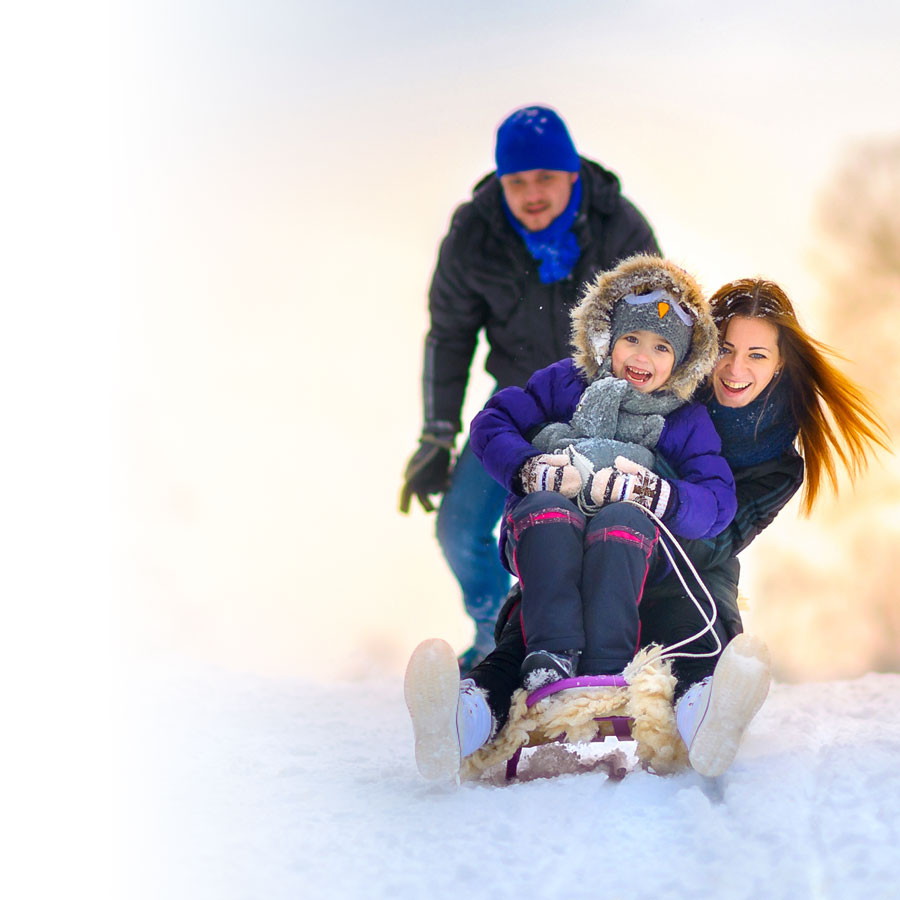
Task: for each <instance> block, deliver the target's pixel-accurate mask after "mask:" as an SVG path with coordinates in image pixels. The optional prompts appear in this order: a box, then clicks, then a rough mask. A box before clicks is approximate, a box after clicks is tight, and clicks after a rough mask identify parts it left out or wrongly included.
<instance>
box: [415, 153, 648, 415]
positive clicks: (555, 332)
mask: <svg viewBox="0 0 900 900" xmlns="http://www.w3.org/2000/svg"><path fill="white" fill-rule="evenodd" d="M579 177H580V178H581V181H582V191H583V194H582V201H581V208H580V210H579V213H578V216H577V217H576V219H575V224H574V225H573V230H574V232H575V235H576V237H577V238H578V245H579V247H580V248H581V255H580V256H579V258H578V261H577V262H576V264H575V266H574V268H573V270H572V272H571V274H570V275H569V276H568V277H567V278H565V279H562V280H561V281H557V282H554V283H552V284H543V283H542V282H541V280H540V278H539V277H538V263H537V262H535V260H534V259H533V258H532V256H531V254H530V253H529V252H528V250H527V248H526V247H525V242H524V241H523V240H522V238H521V237H520V236H519V235H518V234H516V232H515V231H514V230H513V228H512V226H511V225H510V223H509V220H508V219H507V217H506V213H505V211H504V209H503V203H502V190H501V187H500V182H499V180H498V179H497V178H496V176H495V175H493V174H492V175H489V176H487V177H486V178H485V179H484V180H482V181H481V182H480V183H479V184H478V185H477V186H476V188H475V191H474V195H473V198H472V200H471V201H469V202H468V203H464V204H463V205H462V206H460V207H459V208H458V209H457V210H456V212H455V213H454V215H453V220H452V223H451V225H450V230H449V232H448V234H447V236H446V237H445V238H444V240H443V243H442V244H441V249H440V254H439V256H438V263H437V268H436V269H435V273H434V278H433V280H432V284H431V290H430V293H429V308H430V313H431V330H430V331H429V333H428V336H427V338H426V340H425V365H424V373H423V392H424V402H425V426H426V428H431V429H438V430H452V431H453V432H457V431H459V429H460V411H461V408H462V403H463V397H464V395H465V390H466V385H467V383H468V379H469V367H470V366H471V363H472V356H473V353H474V351H475V347H476V344H477V341H478V334H479V331H480V330H481V329H482V328H484V329H485V333H486V335H487V340H488V344H489V345H490V353H489V355H488V358H487V362H486V364H485V368H486V369H487V371H488V372H489V373H490V374H491V375H492V376H493V377H494V378H495V379H496V381H497V385H498V387H501V388H503V387H508V386H510V385H518V386H520V387H521V386H523V385H524V384H525V383H526V382H527V381H528V378H529V377H530V376H531V374H532V372H535V371H537V370H538V369H542V368H544V366H548V365H550V363H552V362H555V361H556V360H558V359H562V358H563V357H566V356H569V355H570V354H571V352H572V347H571V345H570V343H569V331H570V328H571V321H570V317H569V313H570V312H571V310H572V307H573V306H575V305H576V303H577V301H578V299H579V297H580V296H581V293H582V290H583V288H584V286H585V284H586V283H587V282H588V281H591V280H593V278H594V276H595V275H596V274H597V273H598V272H601V271H605V270H607V269H611V268H613V267H614V266H615V265H616V264H617V263H618V262H619V261H620V260H622V259H625V258H626V257H628V256H631V255H632V254H634V253H652V254H658V253H659V247H658V246H657V243H656V239H655V237H654V236H653V231H652V230H651V228H650V226H649V225H648V223H647V221H646V220H645V219H644V217H643V216H642V215H641V214H640V213H639V212H638V211H637V209H636V208H635V207H634V206H633V205H632V204H631V203H630V202H629V201H628V200H626V199H625V197H623V196H622V194H621V191H620V188H619V179H618V178H617V177H616V176H615V175H614V174H613V173H612V172H609V171H607V170H606V169H604V168H603V167H602V166H599V165H598V164H597V163H595V162H591V161H590V160H587V159H582V161H581V171H580V173H579Z"/></svg>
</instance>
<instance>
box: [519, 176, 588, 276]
mask: <svg viewBox="0 0 900 900" xmlns="http://www.w3.org/2000/svg"><path fill="white" fill-rule="evenodd" d="M580 203H581V179H580V178H579V179H578V180H577V181H576V182H575V184H573V185H572V196H571V197H569V203H568V205H567V206H566V208H565V209H564V210H563V211H562V212H561V213H560V214H559V215H558V216H557V217H556V218H555V219H554V220H553V221H552V222H551V223H550V224H549V225H548V226H547V227H546V228H543V229H541V231H529V230H528V229H527V228H526V227H525V226H524V225H523V224H522V223H521V222H520V221H519V220H518V219H517V218H516V217H515V216H514V215H513V214H512V211H511V210H510V208H509V207H508V206H507V205H506V198H505V197H504V198H503V210H504V212H505V213H506V218H507V219H509V223H510V225H512V227H513V228H515V230H516V232H517V233H518V234H519V235H520V236H521V238H522V240H523V241H525V246H526V247H527V248H528V252H529V253H530V254H531V255H532V257H533V258H534V260H535V261H536V262H538V263H540V268H539V269H538V275H539V276H540V279H541V281H542V282H543V283H544V284H552V283H553V282H554V281H560V280H561V279H563V278H565V277H566V276H567V275H568V274H569V273H570V272H571V271H572V267H573V266H574V265H575V263H576V262H577V261H578V256H579V254H580V253H581V250H580V248H579V247H578V238H576V237H575V234H574V232H573V231H572V223H573V222H574V221H575V216H576V215H577V214H578V207H579V205H580Z"/></svg>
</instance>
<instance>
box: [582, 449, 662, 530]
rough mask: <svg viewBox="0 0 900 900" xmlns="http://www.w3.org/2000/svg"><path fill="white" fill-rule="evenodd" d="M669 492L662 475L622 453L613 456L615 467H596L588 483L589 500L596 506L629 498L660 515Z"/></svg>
mask: <svg viewBox="0 0 900 900" xmlns="http://www.w3.org/2000/svg"><path fill="white" fill-rule="evenodd" d="M671 495H672V487H671V485H670V484H669V482H668V481H666V480H665V478H660V477H659V475H656V474H655V473H653V472H651V471H650V470H649V469H645V468H644V467H643V466H639V465H638V464H637V463H635V462H632V461H631V460H630V459H626V458H625V457H624V456H617V457H616V464H615V468H613V469H600V470H598V471H597V472H596V473H595V474H594V479H593V483H592V485H591V499H592V500H593V502H594V503H595V504H596V505H597V507H598V508H599V507H601V506H605V505H606V504H607V503H620V502H621V501H623V500H631V501H632V502H634V503H639V504H640V505H641V506H643V507H644V508H645V509H649V510H650V512H652V513H655V514H656V515H657V516H659V517H660V518H662V517H663V515H664V514H665V511H666V508H667V507H668V505H669V498H670V497H671Z"/></svg>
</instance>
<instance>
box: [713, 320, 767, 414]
mask: <svg viewBox="0 0 900 900" xmlns="http://www.w3.org/2000/svg"><path fill="white" fill-rule="evenodd" d="M721 351H722V355H721V356H720V357H719V361H718V362H717V363H716V367H715V368H714V369H713V391H715V394H716V400H718V401H719V403H721V404H722V406H746V405H747V404H748V403H751V402H752V401H753V400H755V399H756V398H757V397H758V396H759V395H760V394H761V393H762V392H763V391H764V390H765V389H766V388H767V387H768V385H769V382H770V381H771V380H772V378H773V377H774V375H775V371H776V370H777V369H778V367H779V366H780V364H781V353H780V352H779V350H778V329H777V328H776V327H775V326H774V325H773V324H772V323H771V322H768V321H766V320H765V319H748V318H745V317H744V316H735V317H734V318H733V319H731V320H730V321H729V322H728V326H727V328H726V329H725V338H724V339H723V341H722V348H721Z"/></svg>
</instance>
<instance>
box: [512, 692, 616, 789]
mask: <svg viewBox="0 0 900 900" xmlns="http://www.w3.org/2000/svg"><path fill="white" fill-rule="evenodd" d="M604 687H614V688H627V687H628V682H627V681H626V680H625V679H624V677H623V676H621V675H582V676H579V677H577V678H564V679H562V680H561V681H556V682H553V684H547V685H544V686H543V687H540V688H538V689H537V690H535V691H532V692H531V693H530V694H528V695H527V696H526V698H525V706H526V707H527V708H528V709H531V708H532V707H533V706H534V705H535V704H536V703H539V702H540V701H541V700H543V699H544V698H545V697H550V696H552V695H553V694H558V693H559V692H560V691H567V690H574V689H576V688H604ZM594 722H595V723H596V724H597V728H596V731H595V733H594V735H593V737H591V738H590V739H589V741H588V742H589V743H596V742H602V741H605V740H606V738H608V737H614V738H616V740H618V741H619V742H624V741H631V740H633V738H632V735H631V726H632V724H633V720H632V719H630V718H628V717H627V716H595V717H594ZM566 737H567V735H566V732H563V733H562V734H560V735H559V736H558V737H556V738H553V739H552V742H553V743H560V744H566V743H569V741H567V740H566ZM549 742H550V741H547V742H545V743H549ZM577 743H584V742H582V741H579V742H577ZM527 746H529V747H530V746H538V744H537V743H532V742H531V741H529V743H528V745H527ZM524 749H525V746H524V745H523V746H521V747H518V748H517V749H516V751H515V753H513V755H512V756H511V757H510V758H509V759H508V760H507V761H506V780H507V781H512V780H513V779H514V778H515V777H516V776H517V774H518V770H519V761H520V759H521V758H522V751H523V750H524Z"/></svg>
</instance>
